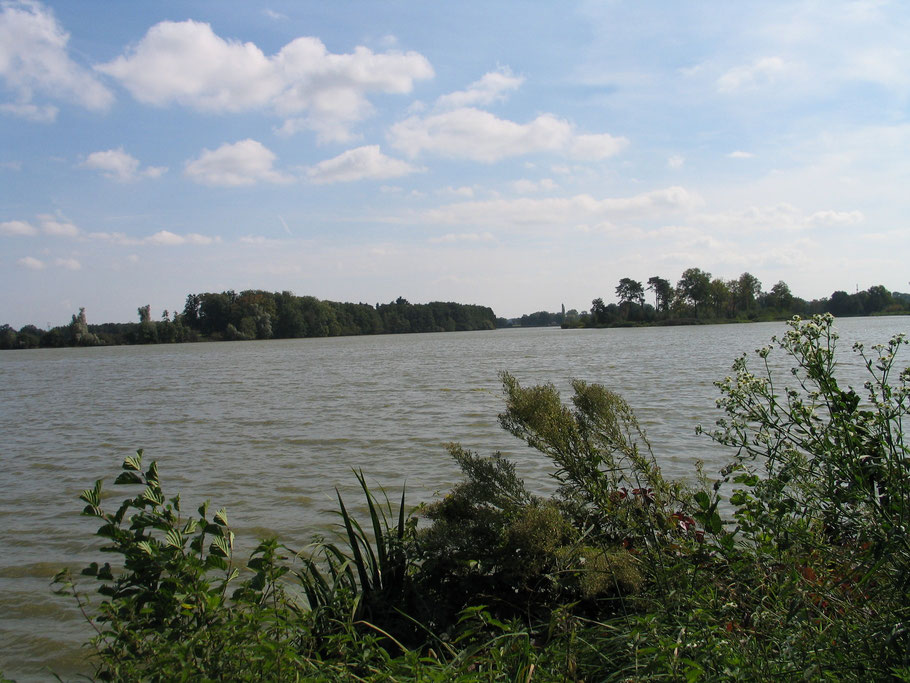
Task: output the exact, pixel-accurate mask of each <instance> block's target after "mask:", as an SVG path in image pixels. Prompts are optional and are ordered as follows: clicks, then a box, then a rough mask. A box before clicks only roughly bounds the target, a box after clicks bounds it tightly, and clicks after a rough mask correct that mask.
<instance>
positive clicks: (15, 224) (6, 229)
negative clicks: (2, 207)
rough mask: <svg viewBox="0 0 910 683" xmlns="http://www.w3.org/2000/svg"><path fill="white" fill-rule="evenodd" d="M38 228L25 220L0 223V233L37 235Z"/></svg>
mask: <svg viewBox="0 0 910 683" xmlns="http://www.w3.org/2000/svg"><path fill="white" fill-rule="evenodd" d="M37 234H38V229H37V228H35V226H34V225H32V224H31V223H26V222H25V221H5V222H3V223H0V235H8V236H30V235H37Z"/></svg>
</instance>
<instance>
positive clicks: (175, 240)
mask: <svg viewBox="0 0 910 683" xmlns="http://www.w3.org/2000/svg"><path fill="white" fill-rule="evenodd" d="M216 241H217V239H216V238H212V237H208V236H206V235H199V234H197V233H192V232H191V233H187V234H186V235H177V234H175V233H173V232H170V231H168V230H160V231H158V232H156V233H155V234H154V235H151V236H150V237H146V238H145V239H144V240H143V243H145V244H151V245H155V246H162V247H176V246H181V245H184V244H195V245H207V244H212V243H214V242H216Z"/></svg>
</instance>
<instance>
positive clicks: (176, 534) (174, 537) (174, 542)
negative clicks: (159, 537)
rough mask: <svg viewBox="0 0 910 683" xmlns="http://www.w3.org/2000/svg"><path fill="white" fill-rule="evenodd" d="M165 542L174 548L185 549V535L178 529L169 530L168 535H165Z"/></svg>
mask: <svg viewBox="0 0 910 683" xmlns="http://www.w3.org/2000/svg"><path fill="white" fill-rule="evenodd" d="M164 541H165V543H166V544H167V545H169V546H171V547H172V548H183V544H184V539H183V535H182V534H181V533H180V531H178V530H177V529H169V530H168V531H167V533H166V534H164Z"/></svg>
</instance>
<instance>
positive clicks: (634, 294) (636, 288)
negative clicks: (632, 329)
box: [616, 277, 645, 318]
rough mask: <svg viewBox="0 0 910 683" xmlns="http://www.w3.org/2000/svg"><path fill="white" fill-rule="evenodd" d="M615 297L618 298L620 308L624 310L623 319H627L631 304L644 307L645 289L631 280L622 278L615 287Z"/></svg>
mask: <svg viewBox="0 0 910 683" xmlns="http://www.w3.org/2000/svg"><path fill="white" fill-rule="evenodd" d="M616 296H617V297H619V302H620V308H621V309H624V310H625V317H626V318H628V317H629V311H630V310H631V308H632V304H638V305H639V307H643V306H644V305H645V289H644V287H642V285H641V283H640V282H638V281H637V280H633V279H632V278H628V277H624V278H622V279H621V280H620V281H619V285H617V287H616Z"/></svg>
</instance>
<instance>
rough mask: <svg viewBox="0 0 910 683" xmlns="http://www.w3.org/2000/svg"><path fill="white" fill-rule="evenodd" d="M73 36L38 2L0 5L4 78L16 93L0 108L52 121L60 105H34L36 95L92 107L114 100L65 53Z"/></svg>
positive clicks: (0, 58)
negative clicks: (10, 100) (0, 7)
mask: <svg viewBox="0 0 910 683" xmlns="http://www.w3.org/2000/svg"><path fill="white" fill-rule="evenodd" d="M68 42H69V34H68V33H66V32H65V31H64V30H63V28H62V27H61V26H60V24H59V23H57V19H56V18H55V17H54V14H53V12H51V11H50V10H48V9H45V8H44V7H43V6H42V5H41V4H39V3H37V2H4V3H3V4H2V9H0V78H2V79H3V81H5V82H6V85H7V87H8V88H9V89H10V90H12V91H14V92H15V93H16V96H17V101H16V102H15V103H6V104H3V105H2V107H0V109H2V111H4V112H6V113H8V114H13V115H16V116H21V117H24V118H27V119H30V120H32V121H41V122H49V121H53V120H54V119H55V117H56V116H57V108H56V107H53V106H50V105H37V104H34V103H33V101H32V100H33V98H34V97H35V95H36V93H41V94H43V95H45V96H48V97H51V98H53V99H63V100H66V101H69V102H73V103H75V104H77V105H80V106H82V107H85V108H86V109H91V110H96V111H97V110H104V109H106V108H107V107H109V106H110V105H111V103H112V102H113V101H114V96H113V95H112V94H111V92H110V91H109V90H108V89H107V88H106V87H104V85H102V84H101V82H100V81H98V79H97V78H96V77H95V76H94V74H92V73H91V72H90V71H88V70H87V69H84V68H83V67H81V66H79V65H78V64H76V62H74V61H73V60H72V59H70V57H69V55H68V54H67V49H66V46H67V43H68Z"/></svg>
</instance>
